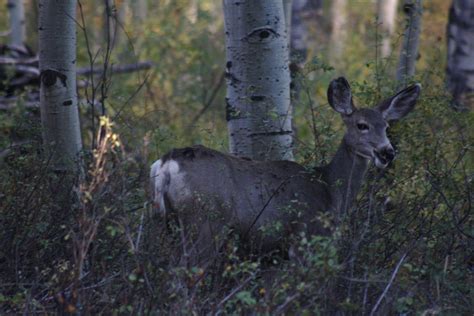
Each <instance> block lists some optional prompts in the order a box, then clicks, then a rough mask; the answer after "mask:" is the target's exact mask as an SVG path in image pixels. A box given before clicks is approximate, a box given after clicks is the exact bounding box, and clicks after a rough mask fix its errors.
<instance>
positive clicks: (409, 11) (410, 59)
mask: <svg viewBox="0 0 474 316" xmlns="http://www.w3.org/2000/svg"><path fill="white" fill-rule="evenodd" d="M422 9H423V7H422V1H421V0H406V1H405V4H404V7H403V11H404V12H405V13H406V15H407V24H406V27H405V32H404V34H403V45H402V48H401V51H400V59H399V62H398V68H397V81H398V89H401V88H403V87H406V86H407V83H408V79H409V78H410V77H413V76H414V75H415V64H416V59H417V57H418V46H419V42H420V31H421V16H422Z"/></svg>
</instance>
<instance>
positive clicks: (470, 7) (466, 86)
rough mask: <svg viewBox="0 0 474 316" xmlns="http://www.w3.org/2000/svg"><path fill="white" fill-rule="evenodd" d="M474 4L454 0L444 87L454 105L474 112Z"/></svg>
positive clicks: (463, 0) (449, 22) (464, 0)
mask: <svg viewBox="0 0 474 316" xmlns="http://www.w3.org/2000/svg"><path fill="white" fill-rule="evenodd" d="M473 17H474V1H468V0H453V3H452V5H451V9H450V11H449V21H448V63H447V67H446V83H447V88H448V90H449V91H450V92H451V94H452V95H453V99H454V100H453V101H454V104H453V105H454V106H455V108H457V109H461V110H467V109H470V110H473V109H474V19H473Z"/></svg>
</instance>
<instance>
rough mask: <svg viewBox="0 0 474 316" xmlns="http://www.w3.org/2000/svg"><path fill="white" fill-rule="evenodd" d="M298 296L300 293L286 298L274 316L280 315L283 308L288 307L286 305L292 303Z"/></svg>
mask: <svg viewBox="0 0 474 316" xmlns="http://www.w3.org/2000/svg"><path fill="white" fill-rule="evenodd" d="M299 296H300V293H296V294H293V295H292V296H290V297H287V298H286V300H285V302H284V303H283V304H281V305H280V306H279V307H278V309H277V310H276V311H275V315H278V314H281V313H283V312H284V311H285V308H286V307H287V306H288V304H290V303H291V302H293V301H294V300H295V299H296V298H298V297H299Z"/></svg>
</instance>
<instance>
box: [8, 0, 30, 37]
mask: <svg viewBox="0 0 474 316" xmlns="http://www.w3.org/2000/svg"><path fill="white" fill-rule="evenodd" d="M7 8H8V13H9V17H10V39H9V44H10V45H14V46H22V45H24V44H25V36H26V24H25V7H24V3H23V0H8V1H7Z"/></svg>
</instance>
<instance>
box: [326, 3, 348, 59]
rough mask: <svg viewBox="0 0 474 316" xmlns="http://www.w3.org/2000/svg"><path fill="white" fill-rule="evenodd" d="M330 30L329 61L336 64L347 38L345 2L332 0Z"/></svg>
mask: <svg viewBox="0 0 474 316" xmlns="http://www.w3.org/2000/svg"><path fill="white" fill-rule="evenodd" d="M331 20H332V30H331V39H330V44H329V45H330V47H329V50H330V56H331V57H330V59H331V61H332V63H333V64H334V63H336V62H338V61H339V60H340V59H341V57H342V54H343V52H344V46H345V42H346V37H347V29H346V23H347V0H333V1H332V7H331Z"/></svg>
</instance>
